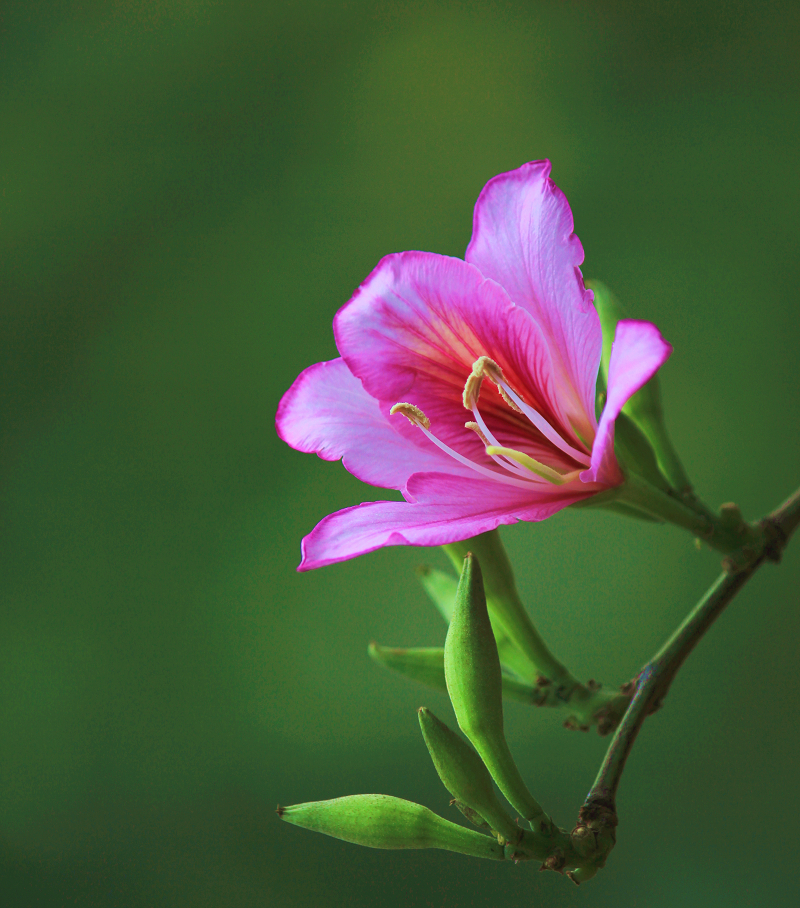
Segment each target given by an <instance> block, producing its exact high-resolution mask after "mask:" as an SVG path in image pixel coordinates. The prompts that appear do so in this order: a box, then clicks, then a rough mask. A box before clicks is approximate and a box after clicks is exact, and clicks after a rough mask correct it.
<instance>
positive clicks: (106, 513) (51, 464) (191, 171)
mask: <svg viewBox="0 0 800 908" xmlns="http://www.w3.org/2000/svg"><path fill="white" fill-rule="evenodd" d="M798 14H800V7H799V6H797V5H796V4H790V3H788V2H787V3H780V2H770V3H754V2H709V3H702V4H698V3H696V2H694V3H692V2H685V3H681V2H644V3H641V2H626V0H616V2H615V0H608V2H603V3H596V4H592V3H579V2H515V0H497V2H489V0H485V2H479V0H476V2H456V0H451V2H447V0H427V2H412V0H407V2H404V0H394V2H376V0H371V2H370V0H363V2H361V0H340V2H331V0H327V2H324V0H318V2H313V0H305V2H282V3H270V2H267V3H264V2H255V0H251V2H245V0H239V2H236V0H228V2H210V0H208V2H204V0H127V2H123V0H94V2H92V0H86V2H81V3H77V2H73V3H70V2H53V0H50V2H44V3H43V2H37V0H25V2H13V0H4V2H3V3H2V7H0V29H2V34H1V36H0V74H1V77H2V87H1V89H0V123H2V124H3V125H2V132H3V139H2V143H0V155H2V169H1V171H0V179H2V194H1V195H0V235H1V236H2V247H1V248H2V256H1V261H0V282H2V302H1V303H0V307H1V308H0V324H1V327H0V331H1V337H2V341H1V344H2V361H1V362H0V437H1V438H2V448H0V465H1V467H2V472H1V474H0V476H1V478H0V490H1V491H0V496H1V500H0V505H1V507H2V524H1V525H2V531H1V532H2V539H1V540H0V559H1V560H2V577H1V578H0V679H2V681H1V682H0V728H1V729H2V734H1V735H0V788H1V789H2V795H0V836H1V837H2V838H1V839H0V846H1V847H2V863H1V864H0V892H2V897H1V900H2V902H3V904H4V905H8V906H13V908H18V906H28V905H42V906H60V905H83V906H112V905H113V906H162V905H163V906H206V905H207V906H221V905H226V906H227V905H230V906H242V908H245V906H262V905H270V904H274V905H291V906H298V908H299V906H305V905H311V904H313V905H324V906H351V905H352V906H362V905H363V906H375V905H381V906H394V905H398V906H399V905H402V906H409V905H412V906H417V905H418V906H452V908H457V906H466V905H481V906H482V905H498V904H508V905H541V906H554V908H562V906H577V905H590V906H594V908H604V906H612V905H613V906H620V905H621V906H626V908H627V906H633V908H637V906H638V908H659V906H665V908H666V906H674V905H675V904H680V905H683V906H686V908H690V906H704V908H706V906H717V905H719V906H723V905H724V906H751V905H753V906H755V905H759V906H760V905H764V904H770V905H791V904H796V902H795V899H796V887H797V878H798V872H800V866H799V864H800V862H799V861H798V856H797V847H796V833H795V831H794V828H795V825H796V824H795V820H794V817H795V816H796V815H797V810H798V808H799V807H800V803H799V799H798V788H797V784H796V782H797V779H796V774H797V766H798V760H799V759H800V733H798V727H797V712H798V710H797V703H798V696H800V680H799V679H798V655H800V653H799V652H798V633H799V632H800V612H799V610H798V592H797V589H798V578H800V543H799V544H796V545H794V546H792V547H790V549H789V551H788V552H787V554H786V556H785V559H784V563H783V564H782V565H781V566H780V567H778V568H775V567H772V566H769V567H767V568H765V569H764V570H762V571H761V572H760V573H759V574H758V575H757V577H756V578H754V580H753V581H752V582H751V583H750V584H749V586H748V587H747V588H746V590H745V591H744V592H743V593H742V595H740V596H739V597H738V599H737V600H736V601H735V603H734V605H733V606H732V607H731V608H730V610H729V612H728V613H726V614H725V615H724V617H723V618H722V619H721V620H720V622H719V623H718V625H717V626H716V627H715V628H714V629H713V631H712V633H710V634H709V635H708V637H707V638H706V639H705V640H704V641H703V642H702V644H701V645H700V647H699V648H698V650H697V651H696V652H695V654H694V655H693V656H692V658H691V660H690V661H689V662H688V664H687V665H686V666H685V668H684V670H683V672H682V673H681V675H680V677H679V679H678V681H677V682H676V683H675V685H674V688H673V690H672V692H671V694H670V696H669V699H668V702H667V704H666V706H665V708H664V709H663V711H662V712H661V713H659V714H658V715H657V716H654V717H653V718H652V719H651V720H649V721H648V723H647V724H646V727H645V729H644V731H643V733H642V735H641V737H640V740H639V742H638V743H637V746H636V748H635V751H634V754H633V756H632V758H631V760H630V763H629V767H628V770H627V772H626V775H625V777H624V779H623V783H622V788H621V792H620V805H619V806H620V811H621V816H622V824H621V827H620V830H619V841H618V846H617V849H616V850H615V852H614V854H613V856H612V859H611V861H610V863H609V866H608V867H607V869H606V871H605V872H604V873H603V874H602V875H601V876H600V877H598V878H597V879H596V880H595V881H594V882H592V883H591V884H590V885H587V886H585V887H582V888H581V889H580V890H577V889H575V888H574V887H573V886H572V884H570V883H569V882H568V881H565V880H564V879H563V878H561V877H557V876H556V875H555V874H539V873H536V872H535V868H534V867H531V866H530V865H527V866H525V865H522V866H519V867H516V868H515V867H512V866H504V865H501V864H497V865H495V864H490V863H488V862H486V863H483V862H478V861H471V860H469V859H467V858H463V857H460V856H455V855H448V854H444V853H440V852H405V853H389V852H378V851H371V850H366V849H359V848H357V847H356V846H351V845H346V844H344V843H341V842H337V841H334V840H333V839H327V838H323V837H321V836H314V835H312V834H311V833H306V832H304V831H302V830H298V829H296V828H293V827H289V826H285V825H283V824H281V823H279V822H278V820H277V819H276V817H275V813H274V810H275V805H276V803H277V802H281V803H283V804H291V803H296V802H298V801H304V800H313V799H319V798H329V797H335V796H338V795H341V794H347V793H356V792H384V793H388V794H393V795H397V796H400V797H406V798H409V799H411V800H417V801H420V802H422V803H425V804H427V805H428V806H430V807H432V808H433V809H435V810H438V811H439V812H442V813H445V814H447V813H448V810H449V808H448V806H447V802H448V795H447V793H446V792H445V791H444V789H443V788H442V787H441V785H440V783H439V782H438V779H437V777H436V775H435V772H434V770H433V767H432V764H431V763H430V760H429V759H428V757H427V754H426V750H425V747H424V744H423V742H422V740H421V737H420V735H419V731H418V727H417V720H416V715H415V709H416V707H417V706H419V705H421V704H426V705H429V706H431V707H432V708H433V709H435V710H436V711H437V712H439V713H440V714H441V715H442V716H443V717H445V718H446V717H448V716H449V715H450V713H449V707H448V706H447V704H446V702H445V698H444V696H443V695H442V694H439V693H436V692H430V691H427V690H424V689H422V688H418V687H415V686H414V685H413V684H411V683H410V682H406V681H404V680H403V679H400V678H396V677H392V676H390V675H389V674H388V673H386V672H384V671H382V670H381V669H380V668H378V667H377V666H375V665H373V664H372V663H371V662H370V661H369V660H368V659H367V656H366V645H367V643H368V642H369V641H370V640H371V639H376V640H378V641H379V642H382V643H385V644H392V645H437V644H440V643H441V642H442V641H443V639H444V631H445V629H444V626H443V625H442V623H441V622H440V620H439V618H438V616H437V615H436V614H435V612H434V610H433V608H432V607H431V606H430V605H429V603H427V602H426V600H425V597H424V595H423V593H422V591H421V589H420V588H418V587H417V585H416V581H415V578H414V574H413V569H414V567H415V566H416V565H418V564H419V563H420V562H423V561H428V562H431V563H435V564H440V565H443V564H444V559H443V556H442V555H441V553H440V552H438V551H435V550H422V549H400V548H395V549H390V550H385V551H382V552H378V553H374V554H371V555H368V556H365V557H363V558H360V559H357V560H355V561H352V562H349V563H345V564H341V565H337V566H333V567H329V568H326V569H323V570H320V571H317V572H313V573H311V574H304V575H301V574H297V573H295V567H296V564H297V562H298V559H299V542H300V539H301V537H302V536H303V535H304V534H305V533H307V532H308V531H309V530H310V529H311V528H312V527H313V526H314V524H315V522H316V521H317V520H319V519H320V518H322V517H323V516H324V515H326V514H327V513H329V512H331V511H332V510H335V509H338V508H341V507H346V506H348V505H350V504H354V503H356V502H358V501H362V500H366V499H369V498H378V497H382V493H381V491H380V490H376V489H372V488H368V487H365V486H362V485H361V484H360V483H359V482H357V481H356V480H355V479H354V478H353V477H351V476H349V475H348V474H347V473H346V472H345V470H344V469H343V468H342V467H341V465H339V464H330V463H324V462H322V461H320V460H319V459H317V458H315V457H313V456H309V455H302V454H299V453H296V452H294V451H292V450H290V449H288V448H287V447H286V446H284V445H282V443H281V442H280V441H279V440H278V439H277V437H276V435H275V432H274V427H273V419H274V414H275V410H276V407H277V404H278V400H279V398H280V395H281V394H282V393H283V392H284V391H285V390H286V388H288V386H289V385H290V384H291V382H292V380H293V379H294V377H295V376H296V374H297V373H298V372H299V371H300V370H301V369H303V368H304V367H305V366H306V365H309V364H310V363H313V362H316V361H319V360H322V359H330V358H332V357H334V356H335V355H336V350H335V347H334V343H333V337H332V333H331V319H332V316H333V314H334V313H335V311H336V310H337V308H338V307H339V306H341V305H342V304H343V303H344V302H345V301H346V300H347V299H348V297H349V296H350V294H351V293H352V291H353V289H354V288H355V287H356V286H357V285H358V284H359V283H360V281H361V280H363V278H364V277H365V276H366V275H367V274H368V272H369V271H370V270H371V269H372V268H373V267H374V265H375V264H376V263H377V261H378V260H379V258H380V257H381V256H382V255H384V254H385V253H388V252H392V251H399V250H404V249H424V250H429V251H434V252H441V253H447V254H451V255H463V252H464V249H465V247H466V244H467V242H468V240H469V237H470V232H471V218H472V206H473V203H474V201H475V199H476V197H477V195H478V192H479V191H480V189H481V187H482V186H483V184H484V183H485V182H486V181H487V180H488V179H489V178H490V177H492V176H493V175H495V174H497V173H499V172H501V171H504V170H509V169H511V168H514V167H517V166H518V165H520V164H521V163H523V162H524V161H527V160H530V159H535V158H542V157H549V158H551V159H552V161H553V175H554V177H555V179H556V181H557V183H558V184H559V185H560V186H561V188H562V189H564V191H565V192H566V193H567V196H568V198H569V200H570V202H571V204H572V208H573V211H574V214H575V223H576V230H577V232H578V234H579V236H580V237H581V239H582V241H583V244H584V247H585V249H586V263H585V266H584V274H585V275H586V276H588V277H597V278H600V279H602V280H604V281H606V282H607V283H608V284H609V285H610V286H611V287H612V288H614V289H615V291H616V292H617V294H618V296H619V297H620V298H621V299H622V301H623V302H624V303H625V304H626V306H627V308H628V312H629V314H630V315H632V316H634V317H641V318H646V319H652V320H653V321H655V322H657V323H658V325H659V326H660V327H661V328H662V330H663V332H664V334H665V336H666V337H667V338H668V339H669V340H670V341H671V342H672V343H673V344H674V347H675V354H674V355H673V357H672V360H671V361H670V362H669V364H668V365H667V366H666V367H665V369H664V370H663V390H664V397H665V401H666V407H667V410H668V414H669V416H670V418H671V424H672V430H673V435H674V438H675V440H676V443H677V445H678V447H679V449H680V451H681V452H682V455H683V457H684V460H685V463H686V465H687V467H688V469H689V471H690V472H691V474H692V475H693V477H694V478H695V481H696V485H697V487H698V488H699V490H700V492H701V494H703V496H704V497H706V498H707V500H708V501H709V502H710V503H712V504H714V505H718V504H720V503H721V502H723V501H728V500H735V501H736V502H738V503H739V504H740V505H741V506H742V508H743V510H744V512H745V514H746V515H747V516H749V517H753V518H754V517H756V516H758V515H760V514H762V513H764V512H765V511H766V510H769V509H770V508H772V507H773V506H775V505H776V504H777V503H778V502H779V501H780V500H782V499H783V498H784V497H785V496H786V495H787V494H788V493H789V492H790V491H792V490H793V489H794V488H795V487H796V486H797V484H798V473H800V471H799V470H798V467H800V457H799V456H798V452H799V451H800V444H799V443H800V438H799V437H798V416H800V413H799V408H798V404H799V402H800V401H799V397H798V390H797V366H798V355H797V351H798V349H799V348H800V319H799V318H798V306H797V289H796V285H797V283H798V278H797V273H796V272H797V261H798V226H800V176H799V175H798V174H799V169H798V159H799V157H800V155H799V154H798V153H799V152H800V124H799V123H798V109H800V105H799V104H798V102H799V101H800V66H799V65H798V54H797V48H798V46H800V29H799V28H798V25H799V24H800V23H799V22H798ZM504 538H505V540H506V543H507V546H508V548H509V551H510V552H511V554H512V557H513V560H514V562H515V565H516V568H517V571H518V579H519V584H520V587H521V590H522V592H523V595H524V597H525V599H526V601H527V602H528V604H529V606H530V608H531V611H532V612H534V613H535V616H536V618H537V621H538V623H539V625H540V627H541V630H542V631H543V633H544V634H545V636H546V638H547V639H548V640H549V641H550V643H551V645H552V647H553V649H554V650H555V651H556V652H557V653H558V654H559V655H560V656H561V658H563V659H564V660H565V661H566V662H567V663H568V664H569V665H570V666H571V667H572V669H573V670H574V671H575V672H576V673H578V674H579V675H581V676H583V677H586V678H588V677H595V678H600V679H603V680H604V681H606V682H607V683H612V684H618V683H620V682H622V681H623V680H625V679H626V678H628V677H629V676H631V675H632V674H633V673H634V672H635V671H636V670H637V668H638V667H639V666H640V664H641V663H642V662H643V661H645V659H646V658H647V657H648V655H649V654H650V653H651V652H652V651H653V650H654V649H655V648H656V647H657V646H658V645H659V643H660V642H661V641H662V640H663V639H664V637H665V636H666V635H667V634H668V633H669V631H670V630H671V629H672V628H673V627H674V626H675V624H676V623H677V622H678V621H679V620H680V618H681V617H682V616H683V615H684V613H685V612H686V611H687V610H688V608H689V607H690V606H691V605H692V603H693V601H694V600H695V599H696V598H698V597H699V595H700V594H701V593H702V591H703V590H704V589H705V588H706V586H707V585H708V584H709V583H710V582H711V580H712V579H713V578H714V577H715V576H716V573H717V571H718V558H717V557H715V556H714V555H713V554H711V553H710V552H708V551H704V552H698V551H696V550H695V548H694V546H693V545H692V541H691V539H690V538H689V537H688V536H686V535H685V534H682V533H681V532H680V531H678V530H676V529H673V528H658V527H656V528H653V527H650V526H648V525H644V524H638V523H633V522H625V521H624V520H623V519H622V518H615V517H613V516H611V515H602V514H597V513H592V514H588V513H586V512H580V513H578V512H575V513H564V514H561V515H559V516H557V517H556V518H554V519H552V520H550V521H547V522H546V523H544V524H539V525H533V524H524V525H523V524H520V525H518V526H516V527H513V528H508V529H506V530H505V531H504ZM507 724H508V734H509V738H510V741H511V745H512V748H513V750H514V751H515V753H516V755H517V757H518V760H519V763H520V765H521V768H522V770H523V773H524V775H526V777H527V778H528V779H529V781H530V784H531V786H532V788H533V790H534V792H535V794H536V795H537V797H539V798H540V799H541V800H543V801H544V803H545V804H546V806H547V807H548V809H549V810H550V811H551V812H552V813H553V814H554V816H555V817H556V818H557V819H558V821H559V822H560V823H562V824H564V825H567V824H569V823H571V821H572V820H573V818H574V816H575V814H576V811H577V808H578V806H579V805H580V803H581V801H582V798H583V796H584V794H585V792H586V791H587V789H588V787H589V784H590V783H591V780H592V779H593V777H594V773H595V771H596V768H597V765H598V763H599V761H600V759H601V756H602V753H603V751H604V747H605V743H606V742H605V741H604V740H602V739H600V738H599V737H598V736H597V735H595V734H592V735H581V734H578V733H574V732H568V731H566V730H564V729H563V728H561V727H560V718H559V717H558V716H556V715H554V714H552V713H548V712H545V711H533V710H527V709H525V708H524V707H522V706H520V705H517V704H510V705H509V707H508V710H507Z"/></svg>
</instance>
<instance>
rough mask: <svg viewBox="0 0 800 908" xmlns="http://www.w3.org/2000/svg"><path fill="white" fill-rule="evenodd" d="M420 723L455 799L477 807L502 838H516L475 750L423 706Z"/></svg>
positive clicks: (436, 765)
mask: <svg viewBox="0 0 800 908" xmlns="http://www.w3.org/2000/svg"><path fill="white" fill-rule="evenodd" d="M419 726H420V728H421V729H422V736H423V737H424V738H425V743H426V744H427V746H428V751H429V753H430V755H431V759H432V760H433V765H434V766H435V767H436V772H438V773H439V778H440V779H441V780H442V783H443V784H444V787H445V788H446V789H447V790H448V791H449V792H450V794H451V795H452V796H453V797H454V798H455V799H456V801H459V802H460V803H461V804H465V805H466V806H467V807H471V808H472V809H473V810H475V811H477V813H478V814H480V816H481V817H483V819H484V820H485V821H486V822H487V823H488V824H489V826H490V827H491V829H493V830H494V831H495V832H497V833H499V834H500V835H501V836H502V838H503V839H504V840H505V841H507V842H508V841H510V842H517V841H519V839H520V838H521V836H520V833H521V830H520V828H519V826H517V825H516V823H515V822H514V821H513V820H512V819H511V817H510V816H509V815H508V814H507V813H506V812H505V810H503V808H502V807H501V806H500V802H499V801H498V800H497V796H496V795H495V793H494V786H493V784H492V777H491V776H490V775H489V771H488V770H487V769H486V767H485V766H484V765H483V762H482V761H481V758H480V757H479V756H478V755H477V754H476V753H475V751H474V750H473V749H472V748H471V747H470V746H469V745H468V744H467V743H465V742H464V741H462V739H461V738H460V737H459V736H458V735H457V734H456V733H455V732H453V731H451V730H450V729H449V728H448V727H447V726H446V725H445V724H444V722H441V721H440V720H439V719H437V718H436V716H435V715H434V714H433V713H432V712H431V711H430V710H429V709H426V708H425V707H424V706H422V707H420V710H419Z"/></svg>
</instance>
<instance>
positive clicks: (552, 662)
mask: <svg viewBox="0 0 800 908" xmlns="http://www.w3.org/2000/svg"><path fill="white" fill-rule="evenodd" d="M444 550H445V551H446V552H447V555H448V557H449V558H450V560H451V561H452V562H453V565H454V567H455V568H456V570H457V571H459V573H460V571H461V567H462V565H463V563H464V556H465V555H466V554H467V552H468V551H471V552H474V553H475V555H477V557H478V558H480V561H481V566H482V569H483V577H484V584H485V589H486V601H487V604H488V607H489V615H490V618H491V620H492V626H493V627H494V628H495V629H496V628H497V627H498V626H499V627H500V628H502V630H503V632H504V633H505V634H506V635H507V636H508V638H509V641H510V644H511V649H514V650H517V651H518V662H517V663H516V664H512V661H511V658H510V656H509V654H508V653H507V651H506V650H505V649H504V647H503V646H502V645H501V644H498V648H499V650H500V654H501V658H502V661H503V664H504V665H507V666H508V667H509V668H510V669H511V670H512V671H514V672H516V673H517V674H518V675H519V676H520V677H521V678H524V679H525V680H526V681H531V682H533V683H536V682H537V681H538V679H539V678H540V677H544V678H547V679H548V680H549V681H551V682H552V683H553V684H554V685H556V686H557V687H563V688H564V689H565V694H566V695H569V692H570V691H571V690H572V688H574V687H575V685H577V684H578V683H579V682H578V681H577V679H575V678H573V677H572V675H571V674H570V673H569V671H568V670H567V668H566V667H565V666H564V665H562V664H561V662H559V661H558V659H556V657H555V656H554V655H553V654H552V653H551V652H550V650H549V649H548V648H547V644H546V643H545V642H544V640H542V638H541V636H540V635H539V632H538V631H537V630H536V628H535V627H534V626H533V622H532V621H531V619H530V617H529V616H528V613H527V612H526V611H525V608H524V606H523V605H522V601H521V600H520V598H519V593H518V592H517V585H516V582H515V580H514V571H513V569H512V567H511V562H510V561H509V560H508V555H507V554H506V550H505V548H504V547H503V541H502V539H501V538H500V534H499V533H498V531H497V530H491V531H490V532H488V533H481V534H479V535H478V536H473V537H472V539H467V540H465V541H464V542H453V543H450V544H448V545H446V546H444ZM520 657H521V660H522V661H521V662H519V659H520Z"/></svg>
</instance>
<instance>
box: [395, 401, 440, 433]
mask: <svg viewBox="0 0 800 908" xmlns="http://www.w3.org/2000/svg"><path fill="white" fill-rule="evenodd" d="M395 413H402V414H403V416H405V418H406V419H407V420H408V421H409V422H410V423H411V425H412V426H424V427H425V428H426V429H430V427H431V421H430V420H429V419H428V417H427V416H426V415H425V414H424V413H423V412H422V410H420V408H419V407H415V406H414V404H407V403H402V402H401V403H399V404H395V405H394V406H393V407H392V409H391V410H389V415H390V416H394V414H395Z"/></svg>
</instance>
